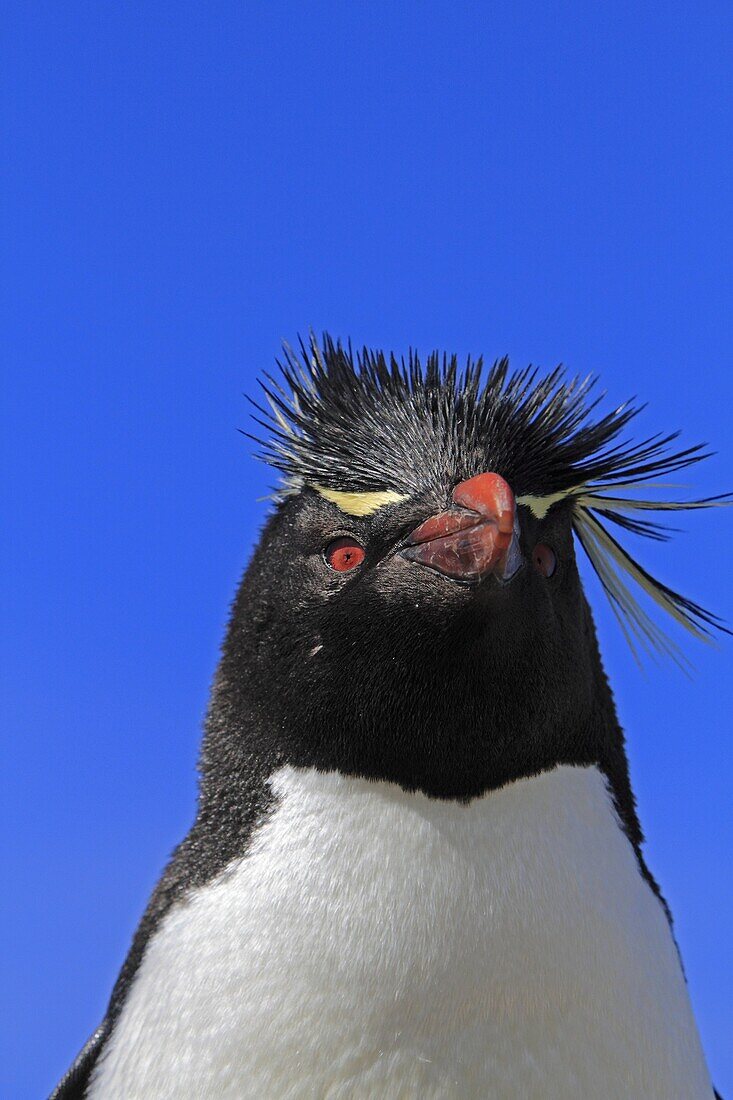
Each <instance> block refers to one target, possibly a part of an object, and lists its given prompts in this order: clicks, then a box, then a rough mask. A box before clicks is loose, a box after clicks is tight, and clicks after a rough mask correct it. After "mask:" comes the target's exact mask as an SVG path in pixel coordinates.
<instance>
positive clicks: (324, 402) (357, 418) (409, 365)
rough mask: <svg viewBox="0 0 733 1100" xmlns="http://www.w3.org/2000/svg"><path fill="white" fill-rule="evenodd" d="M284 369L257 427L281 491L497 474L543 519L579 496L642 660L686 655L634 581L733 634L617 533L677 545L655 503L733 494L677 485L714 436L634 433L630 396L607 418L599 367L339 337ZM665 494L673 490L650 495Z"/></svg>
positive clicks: (408, 488) (266, 384)
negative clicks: (630, 431) (629, 432)
mask: <svg viewBox="0 0 733 1100" xmlns="http://www.w3.org/2000/svg"><path fill="white" fill-rule="evenodd" d="M278 367H279V370H280V378H279V379H276V378H273V377H272V376H270V375H265V376H264V379H263V381H262V382H261V386H262V389H263V391H264V395H265V399H266V402H267V406H268V408H265V407H263V406H259V405H257V404H256V403H254V402H253V404H254V405H255V409H256V412H257V415H256V416H255V417H254V419H255V421H256V422H257V423H258V424H259V425H260V426H261V427H263V428H265V430H266V436H265V437H264V438H263V439H261V438H258V437H256V436H254V437H250V438H255V440H256V442H257V443H258V444H259V445H260V447H261V450H260V453H259V457H261V458H263V459H264V460H265V461H266V462H268V463H269V464H270V465H272V466H273V467H275V468H276V469H277V470H279V471H280V473H281V475H282V479H283V481H282V484H281V487H280V489H279V492H278V496H283V495H287V494H289V493H292V492H297V491H299V490H300V488H302V487H303V486H304V485H309V486H317V487H318V488H319V491H321V492H324V491H325V492H326V493H327V494H328V493H330V494H332V495H333V494H359V493H368V494H375V495H381V494H389V495H390V496H391V498H392V499H393V500H399V499H404V498H408V497H412V496H416V495H418V494H419V493H421V492H423V491H425V490H427V489H428V488H431V487H435V486H436V485H444V484H446V485H447V484H448V482H450V483H451V484H455V483H456V482H457V481H461V480H464V479H466V478H468V477H472V476H474V475H475V474H476V473H480V472H482V471H484V470H492V471H494V472H496V473H499V474H501V476H502V477H504V478H505V479H506V480H507V481H508V482H509V484H510V485H511V486H512V489H513V490H514V493H515V495H516V497H517V499H518V501H519V503H520V504H525V505H526V506H527V507H528V508H529V509H530V510H531V511H532V512H533V514H534V515H535V516H536V517H537V518H539V519H542V518H544V516H545V515H546V514H547V512H548V511H549V510H550V509H551V508H553V507H555V506H558V505H560V504H564V505H567V504H571V505H572V517H573V527H574V530H575V533H576V536H577V538H578V541H579V543H580V544H581V546H582V547H583V549H584V551H585V553H586V554H587V556H588V558H589V559H590V562H591V564H592V566H593V568H594V570H595V572H596V573H597V575H598V577H599V579H600V582H601V584H602V586H603V588H604V590H605V592H606V594H607V596H608V598H609V600H610V602H611V606H612V608H613V610H614V612H615V613H616V616H617V618H618V619H619V622H620V624H621V627H622V629H623V631H624V634H625V636H626V638H627V640H628V641H629V644H630V645H631V647H632V650H633V651H634V653H635V654H637V656H638V648H637V647H638V646H641V648H642V649H645V650H647V651H650V652H656V653H661V654H666V655H668V656H671V657H673V658H674V659H675V660H677V661H679V662H680V663H683V660H684V659H683V658H682V655H681V652H680V650H679V648H678V646H677V645H676V644H675V642H674V641H673V640H672V639H671V638H670V637H669V636H668V635H667V633H666V632H665V631H664V630H663V629H662V628H661V627H660V626H659V625H658V624H657V623H656V622H655V621H654V620H653V619H652V618H651V617H650V615H649V614H648V613H647V611H646V610H645V609H644V608H643V606H642V605H641V604H640V603H639V600H638V599H637V598H636V595H635V594H634V592H633V591H632V588H630V587H629V583H628V582H632V583H633V585H635V586H636V587H637V588H638V589H641V590H642V591H643V592H644V593H645V594H646V595H647V596H648V597H649V599H650V600H651V601H652V603H653V604H656V606H657V607H658V608H660V609H661V610H662V611H664V612H666V613H667V614H668V615H669V616H671V617H672V619H674V620H675V621H676V622H677V623H678V624H679V625H680V626H681V627H683V628H684V629H686V630H687V631H689V632H690V633H691V634H693V635H694V636H695V637H697V638H699V639H702V640H710V638H711V635H712V633H713V631H714V630H716V629H717V630H724V631H726V632H727V633H730V632H729V631H727V630H726V628H725V626H724V625H723V623H722V621H721V620H720V619H719V618H718V617H717V616H716V615H714V614H712V613H711V612H709V611H706V610H705V609H704V608H703V607H701V606H700V605H699V604H697V603H695V602H694V601H692V600H689V599H687V598H686V597H684V596H682V595H680V594H679V593H677V592H675V591H674V590H673V589H671V588H669V587H668V586H667V585H665V584H664V583H663V582H662V581H660V580H657V579H656V578H655V577H653V576H652V575H651V574H650V573H648V572H647V571H646V570H645V569H644V568H643V567H642V566H641V565H640V564H639V563H638V562H637V561H636V560H635V559H634V557H633V556H632V555H631V553H630V552H629V551H628V550H627V549H626V548H625V547H624V546H622V545H621V543H620V542H619V541H618V539H617V538H616V537H614V535H612V534H611V532H610V530H609V524H611V525H614V526H615V527H617V528H620V530H621V531H625V532H628V533H631V534H633V535H640V536H643V537H645V538H649V539H653V540H656V541H664V540H666V539H668V538H669V537H670V535H671V533H672V531H673V530H674V529H673V528H670V527H668V526H667V525H666V524H665V523H663V522H660V521H657V520H653V519H650V518H649V513H654V512H657V513H662V514H666V513H669V512H678V511H685V510H687V511H690V510H697V509H702V508H714V507H721V506H725V505H728V504H730V503H731V498H730V496H728V495H721V496H716V497H706V498H703V499H698V500H690V501H685V500H681V499H677V498H676V497H672V498H670V497H669V496H667V495H666V494H667V493H668V492H669V491H670V490H675V489H678V488H679V486H673V485H668V484H667V483H666V482H665V480H664V479H666V478H668V477H669V476H670V475H674V474H675V473H677V472H678V471H680V470H683V469H686V468H687V467H689V466H692V465H695V464H696V463H698V462H700V461H702V460H703V459H704V458H707V457H709V452H708V451H707V450H706V447H705V446H704V445H702V444H697V445H693V446H688V447H684V448H681V449H677V448H676V447H675V441H676V440H677V438H678V435H679V433H678V432H671V433H667V434H663V433H662V434H657V435H653V436H650V437H648V438H645V439H643V440H642V441H641V442H633V441H629V440H626V439H623V438H620V437H621V435H622V433H623V431H624V429H626V428H627V426H628V425H629V423H630V422H631V421H632V420H633V419H634V418H635V417H636V416H637V415H638V413H639V412H640V411H641V408H643V406H641V407H640V406H638V405H635V404H634V403H633V402H626V403H624V404H622V405H620V406H618V407H616V408H615V409H612V411H610V412H608V413H606V414H605V415H600V416H597V415H594V414H595V413H596V410H597V407H598V405H599V403H600V402H601V401H602V399H603V397H604V396H605V394H604V393H596V387H597V379H596V378H594V377H593V376H588V377H585V378H580V377H576V378H568V377H567V376H566V374H565V372H564V370H563V368H562V367H557V368H556V369H555V370H552V371H550V373H549V374H547V375H545V376H544V377H543V376H540V375H539V373H538V371H537V370H535V369H533V368H532V367H527V368H525V369H522V370H519V371H515V372H510V369H509V362H508V360H507V359H506V358H504V359H500V360H497V361H496V362H495V363H494V365H493V367H491V369H490V370H489V371H488V372H486V375H485V377H484V370H483V362H482V360H481V359H480V358H479V359H477V360H475V361H474V360H471V359H470V358H469V359H468V360H467V362H466V364H465V366H464V367H463V368H460V367H459V365H458V360H457V357H456V356H448V355H446V354H442V355H441V354H439V353H437V352H435V353H433V354H431V355H429V356H428V358H427V360H426V361H425V364H424V366H423V364H422V363H421V361H420V359H419V357H418V355H417V354H416V353H414V352H412V351H411V352H410V353H409V355H408V356H407V358H406V359H405V358H401V359H398V358H397V357H396V356H394V355H389V356H387V355H385V353H384V352H382V351H372V350H370V349H368V348H364V349H363V350H362V351H361V352H358V353H354V352H353V350H352V348H351V346H350V345H348V346H346V347H344V346H343V345H342V344H341V343H340V342H338V341H334V340H333V339H332V338H331V337H329V336H327V335H326V336H324V339H323V343H322V345H319V343H318V341H317V340H316V338H315V337H314V336H313V335H311V337H310V340H309V341H308V342H307V343H306V342H304V341H301V342H300V347H299V349H298V350H294V349H292V348H290V347H289V346H287V345H285V348H284V359H283V360H282V361H281V362H278ZM245 434H248V433H245ZM659 479H662V480H661V482H660V480H659ZM640 491H642V495H638V496H637V494H638V493H639V492H640ZM660 491H661V495H660V496H659V499H654V497H653V496H651V497H650V496H649V495H648V494H649V492H652V493H657V492H660ZM629 494H630V495H629ZM375 499H376V496H375Z"/></svg>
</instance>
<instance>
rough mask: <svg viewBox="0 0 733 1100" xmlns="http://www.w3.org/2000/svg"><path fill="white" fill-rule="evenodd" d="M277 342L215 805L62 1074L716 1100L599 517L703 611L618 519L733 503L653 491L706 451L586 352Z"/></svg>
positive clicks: (638, 573) (106, 1099) (141, 1088)
mask: <svg viewBox="0 0 733 1100" xmlns="http://www.w3.org/2000/svg"><path fill="white" fill-rule="evenodd" d="M280 369H281V374H280V375H279V376H278V377H277V378H269V377H267V378H266V381H265V383H264V390H265V394H266V398H267V401H268V402H269V409H270V411H268V412H267V413H265V414H264V417H260V419H261V421H262V423H263V424H265V425H267V428H268V434H267V437H266V438H265V440H264V443H263V444H262V446H263V449H264V456H265V457H266V459H267V460H268V461H269V462H271V463H272V465H273V466H275V467H276V468H277V469H278V470H279V471H281V474H282V476H283V481H282V484H281V487H280V489H279V491H278V495H277V503H276V506H275V508H274V510H273V514H272V515H271V516H270V518H269V520H268V522H267V524H266V526H265V528H264V531H263V533H262V537H261V539H260V542H259V545H258V546H257V549H256V551H255V554H254V557H253V559H252V562H251V564H250V566H249V568H248V569H247V572H246V573H245V576H244V579H243V581H242V584H241V587H240V589H239V592H238V594H237V597H236V600H235V602H234V606H233V611H232V615H231V621H230V624H229V628H228V632H227V636H226V640H225V642H224V647H223V653H222V658H221V663H220V665H219V669H218V672H217V674H216V679H215V683H214V687H213V693H212V699H211V704H210V710H209V714H208V719H207V723H206V732H205V737H204V742H203V749H202V754H201V762H200V771H201V786H200V797H199V806H198V813H197V816H196V820H195V822H194V824H193V826H192V828H191V831H190V832H189V834H188V835H187V836H186V838H185V839H184V840H183V842H182V843H181V844H180V846H179V847H178V848H177V849H176V851H175V853H174V854H173V857H172V859H171V861H170V863H169V865H168V867H167V869H166V871H165V873H164V874H163V877H162V878H161V880H160V882H159V884H158V886H157V888H156V890H155V892H154V894H153V896H152V899H151V901H150V904H149V906H148V908H147V911H146V913H145V915H144V917H143V919H142V922H141V924H140V927H139V930H138V932H137V934H136V936H135V939H134V942H133V944H132V948H131V950H130V953H129V955H128V957H127V960H126V962H125V964H124V966H123V968H122V972H121V974H120V977H119V979H118V981H117V984H116V986H115V988H114V991H113V993H112V998H111V1001H110V1004H109V1008H108V1011H107V1015H106V1016H105V1018H104V1020H103V1022H102V1024H101V1025H100V1027H99V1029H98V1030H97V1031H96V1033H95V1034H94V1035H93V1036H92V1038H91V1039H90V1040H89V1042H88V1043H87V1045H86V1047H85V1048H84V1049H83V1051H82V1053H81V1054H80V1055H79V1057H78V1059H77V1060H76V1062H75V1063H74V1065H73V1066H72V1068H71V1069H70V1070H69V1072H68V1073H67V1075H66V1077H65V1078H64V1079H63V1080H62V1082H61V1083H60V1085H59V1086H58V1087H57V1089H56V1091H55V1092H54V1093H53V1096H54V1097H55V1098H57V1100H61V1098H64V1100H68V1098H71V1097H82V1096H83V1097H88V1098H91V1100H174V1098H175V1100H182V1098H191V1100H194V1098H195V1100H202V1098H212V1100H214V1098H216V1100H225V1098H257V1100H280V1098H286V1097H287V1098H293V1100H298V1098H303V1100H321V1098H326V1097H328V1098H329V1100H337V1098H357V1100H360V1098H372V1097H373V1098H380V1100H381V1098H385V1100H397V1098H420V1100H423V1098H425V1100H438V1098H441V1100H443V1098H477V1100H478V1098H481V1100H486V1098H492V1097H496V1098H507V1100H510V1098H511V1100H513V1098H517V1100H520V1098H521V1100H528V1098H537V1100H540V1098H541V1100H574V1098H577V1100H580V1098H582V1100H591V1098H597V1100H622V1098H623V1100H698V1098H701V1100H702V1098H705V1100H709V1098H711V1097H712V1096H713V1087H712V1084H711V1082H710V1077H709V1074H708V1070H707V1068H706V1064H705V1059H704V1056H703V1052H702V1049H701V1046H700V1040H699V1037H698V1033H697V1029H696V1026H695V1022H694V1019H693V1016H692V1012H691V1008H690V1002H689V998H688V993H687V989H686V985H685V979H684V976H683V970H682V967H681V964H680V960H679V957H678V953H677V948H676V945H675V941H674V938H673V934H672V931H671V922H670V916H669V912H668V910H667V906H666V904H665V902H664V899H663V898H662V895H661V894H660V891H659V888H658V886H657V884H656V883H655V881H654V879H653V877H652V875H651V873H650V871H649V869H648V868H647V866H646V863H645V861H644V855H643V852H642V833H641V829H640V826H639V821H638V818H637V814H636V809H635V804H634V796H633V794H632V790H631V786H630V782H629V773H628V766H627V760H626V753H625V749H624V736H623V733H622V731H621V729H620V727H619V723H618V720H617V717H616V712H615V708H614V703H613V698H612V695H611V691H610V689H609V686H608V683H607V680H606V677H605V674H604V671H603V667H602V664H601V658H600V656H599V650H598V645H597V641H596V634H595V630H594V626H593V620H592V616H591V611H590V608H589V606H588V603H587V602H586V598H585V596H584V593H583V589H582V586H581V582H580V579H579V575H578V570H577V567H576V560H575V546H574V541H577V542H578V543H579V544H580V545H581V546H582V548H583V550H584V551H585V552H586V553H587V554H588V556H589V558H590V560H591V562H592V564H593V566H594V568H595V570H596V572H597V573H598V576H599V577H600V580H601V583H602V585H603V587H604V588H605V590H606V593H607V594H608V596H609V597H610V599H611V602H612V605H613V607H614V610H615V611H616V612H617V615H618V618H619V621H620V622H621V625H622V627H623V629H624V631H625V632H626V634H627V636H628V638H629V640H630V641H631V642H632V643H633V644H634V645H636V646H637V648H639V647H647V648H651V649H656V650H661V651H663V652H666V653H672V654H673V655H675V654H676V655H678V656H680V655H679V653H678V651H676V650H675V648H674V644H673V642H672V641H671V640H670V639H669V638H668V637H667V635H666V634H665V633H664V632H663V630H662V629H661V627H660V626H659V625H658V623H657V622H656V621H654V620H653V619H652V618H651V617H650V616H649V615H648V613H647V611H646V610H645V609H644V608H643V606H642V605H641V604H640V603H639V602H637V599H636V597H635V595H634V592H633V584H635V585H636V587H637V588H638V587H641V589H643V590H644V592H645V594H646V596H647V597H650V598H651V600H652V601H654V602H655V603H656V604H657V605H658V607H660V608H661V609H663V610H664V611H666V612H669V614H670V615H672V617H673V618H675V619H676V620H677V621H678V623H680V624H681V625H682V626H684V627H687V628H688V629H689V630H690V631H691V632H692V633H693V634H696V635H698V636H700V637H705V636H707V635H708V634H709V632H710V631H711V630H712V629H713V628H715V627H716V626H719V625H720V623H719V621H718V620H717V619H716V618H715V617H714V616H713V615H711V614H710V613H709V612H707V611H705V610H704V609H703V608H701V607H699V606H698V605H696V604H694V603H692V602H691V601H690V600H688V599H687V598H685V597H683V596H681V595H679V594H677V593H676V592H674V591H672V590H671V589H669V588H668V587H666V586H665V585H664V584H662V583H660V582H659V581H657V580H656V579H654V578H653V577H652V576H651V575H650V574H649V573H648V572H647V571H645V570H644V569H643V568H642V566H640V565H639V564H637V562H636V561H635V560H634V558H633V557H632V556H631V554H630V553H629V551H628V550H627V549H625V548H624V547H623V545H622V543H621V542H620V541H619V538H618V537H617V536H621V537H622V538H623V537H624V536H625V535H627V534H629V533H631V534H635V535H645V536H649V537H651V538H662V537H664V529H663V527H661V526H660V525H659V524H657V523H655V522H652V521H651V520H650V519H649V515H650V513H651V514H653V513H654V511H655V510H656V511H662V512H664V511H669V510H672V509H677V508H702V507H709V506H712V505H714V504H717V503H723V501H722V500H721V499H720V498H715V499H713V498H709V499H705V500H698V501H687V502H680V501H676V500H670V499H667V498H666V496H661V497H660V494H659V480H660V478H661V479H664V477H665V476H666V475H668V474H672V473H674V472H675V471H678V470H680V469H681V468H682V467H685V466H688V465H690V464H692V463H694V462H697V461H698V460H699V459H700V458H702V457H704V454H703V451H702V449H701V448H700V447H690V448H687V449H684V450H675V449H674V448H673V446H672V444H673V440H674V438H675V437H674V436H664V437H659V436H657V437H653V438H651V439H647V440H645V441H644V442H641V443H630V442H623V441H620V440H622V438H623V437H622V433H623V431H624V429H625V428H626V426H627V425H628V423H629V421H630V420H631V419H632V417H633V416H634V415H635V414H636V412H637V410H636V409H635V408H634V407H633V406H628V405H626V406H622V407H621V408H618V409H615V410H614V411H612V412H610V413H608V414H607V415H605V416H600V415H599V414H597V413H595V406H596V405H597V401H596V400H595V399H593V396H592V393H591V390H592V386H593V381H592V380H578V379H575V380H567V379H566V378H565V376H564V374H563V373H562V371H561V370H557V371H554V372H553V373H551V374H550V375H549V376H546V377H538V376H537V375H536V374H535V373H534V372H532V371H530V370H525V371H520V372H518V373H514V374H512V373H510V372H509V368H508V364H507V362H506V361H505V360H503V361H500V362H498V363H497V364H496V365H495V366H494V367H493V369H492V370H491V371H490V372H489V373H488V376H487V377H486V379H485V381H483V382H482V372H481V363H480V361H479V362H478V363H471V362H470V361H469V363H468V365H467V366H466V367H465V368H461V369H459V367H458V365H457V363H456V361H455V359H447V358H446V357H442V358H441V357H439V356H438V355H434V356H431V357H430V358H429V359H428V361H427V363H426V364H425V365H421V363H420V362H419V360H418V358H417V357H416V356H414V355H410V357H409V358H408V360H407V361H402V360H400V361H397V360H395V358H394V357H385V356H384V355H382V354H381V353H374V352H369V351H366V350H365V351H364V352H363V353H362V354H360V355H358V356H354V355H353V354H352V352H351V349H350V348H344V347H342V346H341V345H340V344H337V343H334V342H333V341H331V340H330V339H329V338H325V339H324V341H323V343H322V345H319V344H318V343H317V342H316V341H315V340H312V341H311V342H310V344H309V345H305V346H301V350H300V351H299V352H297V353H296V352H293V351H290V350H289V349H286V357H285V359H284V361H283V363H282V364H281V367H280ZM645 486H647V487H648V486H652V488H651V489H649V491H647V492H645ZM629 582H633V584H632V586H631V587H630V583H629Z"/></svg>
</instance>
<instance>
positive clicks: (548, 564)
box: [532, 542, 557, 577]
mask: <svg viewBox="0 0 733 1100" xmlns="http://www.w3.org/2000/svg"><path fill="white" fill-rule="evenodd" d="M532 564H533V565H534V567H535V569H536V570H537V572H538V573H540V574H541V575H542V576H543V577H551V576H552V574H553V573H554V572H555V569H556V568H557V557H556V556H555V551H554V550H551V549H550V547H549V546H547V545H546V544H545V543H544V542H538V543H537V545H536V546H535V548H534V550H533V551H532Z"/></svg>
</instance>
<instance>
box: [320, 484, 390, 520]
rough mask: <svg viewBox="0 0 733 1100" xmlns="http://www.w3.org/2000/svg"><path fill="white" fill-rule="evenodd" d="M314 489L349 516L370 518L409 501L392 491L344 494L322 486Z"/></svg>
mask: <svg viewBox="0 0 733 1100" xmlns="http://www.w3.org/2000/svg"><path fill="white" fill-rule="evenodd" d="M313 488H314V489H315V490H316V492H317V493H319V494H320V495H321V496H322V497H323V498H324V499H325V500H329V501H330V502H331V504H335V505H336V507H337V508H339V509H340V510H341V511H342V512H345V513H346V514H347V515H348V516H370V515H371V514H372V512H376V511H378V510H379V509H380V508H385V507H386V506H387V505H388V504H399V502H400V501H402V500H407V497H406V496H405V495H404V494H403V493H395V492H393V491H392V490H391V489H384V490H382V491H380V492H376V493H343V492H339V491H338V489H325V488H324V487H323V486H322V485H314V486H313Z"/></svg>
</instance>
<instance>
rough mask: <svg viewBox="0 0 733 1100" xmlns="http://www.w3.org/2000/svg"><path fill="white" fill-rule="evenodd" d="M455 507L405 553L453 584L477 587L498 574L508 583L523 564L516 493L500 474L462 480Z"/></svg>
mask: <svg viewBox="0 0 733 1100" xmlns="http://www.w3.org/2000/svg"><path fill="white" fill-rule="evenodd" d="M452 499H453V504H454V505H455V506H456V507H455V508H451V509H450V510H449V511H447V512H440V513H439V514H438V515H436V516H431V517H430V519H426V520H425V522H424V523H421V524H420V526H419V527H416V528H415V530H414V531H413V532H412V534H411V535H410V537H409V540H408V545H407V547H406V549H405V550H403V551H402V555H403V557H405V558H407V560H408V561H414V562H419V564H420V565H426V566H428V567H429V568H430V569H435V570H437V572H439V573H443V574H444V576H446V577H450V578H451V579H453V580H459V581H464V582H467V583H477V582H478V581H480V580H483V578H484V577H487V576H488V575H489V574H490V573H493V574H494V575H495V576H496V577H497V578H498V579H499V580H502V581H508V580H510V579H511V577H513V576H514V574H515V573H516V571H517V569H518V568H519V566H520V565H521V563H522V557H521V553H520V551H519V545H518V538H517V534H518V532H517V529H516V514H517V506H516V503H515V500H514V494H513V492H512V490H511V489H510V487H509V485H508V484H507V482H506V481H505V480H504V478H503V477H500V476H499V474H492V473H485V474H478V475H477V476H476V477H472V478H469V479H468V481H462V482H461V483H460V485H457V486H456V487H455V489H454V490H453V497H452Z"/></svg>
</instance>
